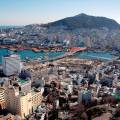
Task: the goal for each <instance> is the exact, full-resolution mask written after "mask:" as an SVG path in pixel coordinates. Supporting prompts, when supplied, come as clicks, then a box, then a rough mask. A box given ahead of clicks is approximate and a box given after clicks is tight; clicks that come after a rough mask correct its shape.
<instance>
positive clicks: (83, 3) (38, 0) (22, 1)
mask: <svg viewBox="0 0 120 120" xmlns="http://www.w3.org/2000/svg"><path fill="white" fill-rule="evenodd" d="M80 13H86V14H89V15H96V16H105V17H109V18H113V19H115V20H116V21H118V22H119V23H120V15H119V14H120V0H0V24H1V25H24V24H33V23H47V22H51V21H55V20H58V19H61V18H65V17H70V16H74V15H77V14H80Z"/></svg>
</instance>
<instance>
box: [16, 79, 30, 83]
mask: <svg viewBox="0 0 120 120" xmlns="http://www.w3.org/2000/svg"><path fill="white" fill-rule="evenodd" d="M18 82H19V83H20V84H25V83H27V82H28V80H25V79H19V80H18Z"/></svg>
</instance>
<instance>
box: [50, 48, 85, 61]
mask: <svg viewBox="0 0 120 120" xmlns="http://www.w3.org/2000/svg"><path fill="white" fill-rule="evenodd" d="M86 49H87V48H86V47H72V48H70V49H69V51H68V52H66V53H65V54H64V55H62V56H58V57H55V58H51V59H49V61H54V60H59V59H63V58H65V57H68V56H72V55H74V54H75V53H77V52H82V51H85V50H86Z"/></svg>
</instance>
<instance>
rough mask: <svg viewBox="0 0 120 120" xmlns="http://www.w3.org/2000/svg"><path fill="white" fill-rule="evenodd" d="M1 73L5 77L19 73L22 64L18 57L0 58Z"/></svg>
mask: <svg viewBox="0 0 120 120" xmlns="http://www.w3.org/2000/svg"><path fill="white" fill-rule="evenodd" d="M2 67H3V73H4V74H5V75H6V76H10V75H13V74H18V73H20V72H21V69H22V63H21V59H20V56H19V55H8V56H4V57H3V58H2Z"/></svg>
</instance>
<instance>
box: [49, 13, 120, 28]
mask: <svg viewBox="0 0 120 120" xmlns="http://www.w3.org/2000/svg"><path fill="white" fill-rule="evenodd" d="M47 26H48V27H65V28H67V29H77V28H97V29H99V28H103V27H106V28H108V29H119V28H120V25H119V24H118V23H117V22H116V21H115V20H112V19H109V18H106V17H95V16H89V15H86V14H79V15H76V16H73V17H68V18H64V19H62V20H58V21H55V22H51V23H48V24H47Z"/></svg>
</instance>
